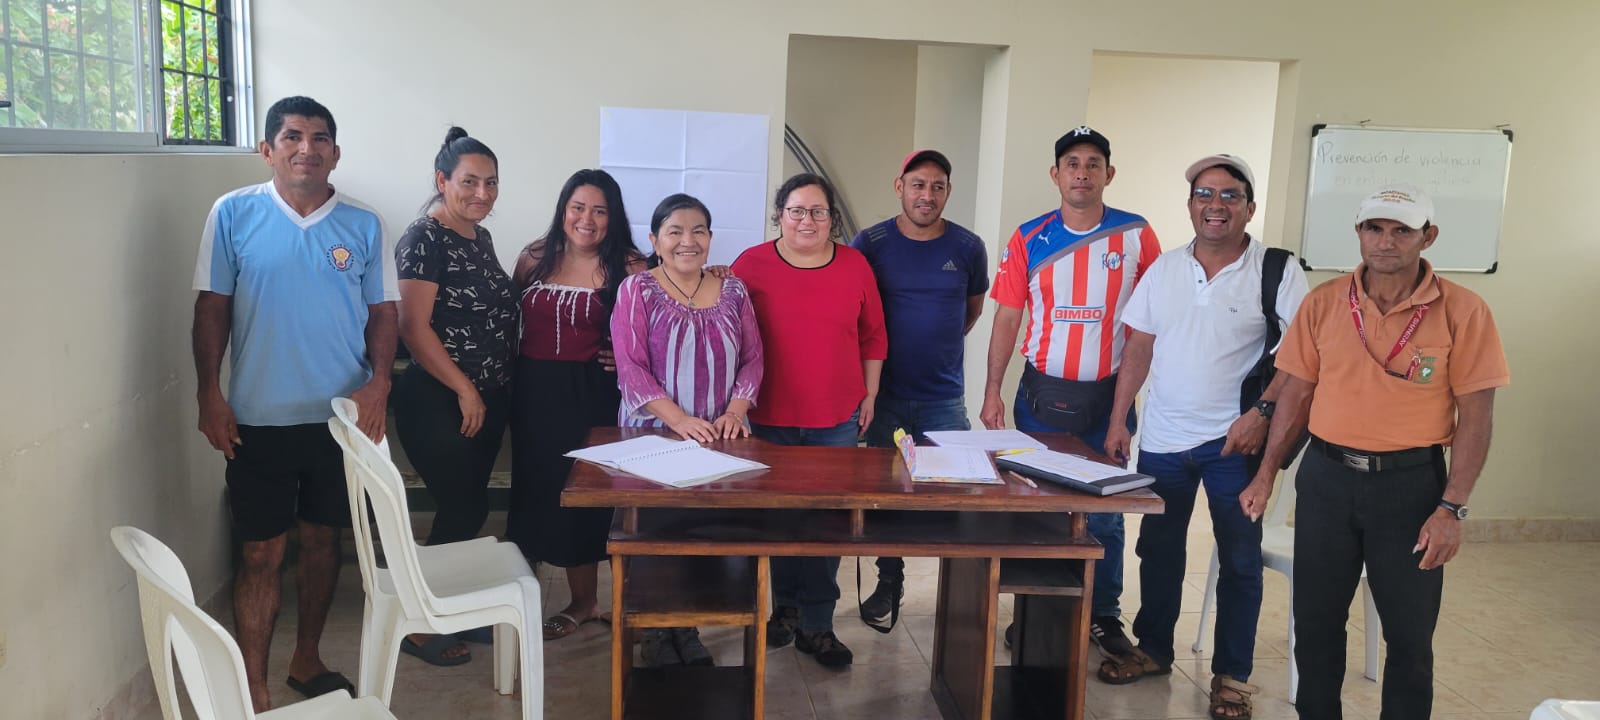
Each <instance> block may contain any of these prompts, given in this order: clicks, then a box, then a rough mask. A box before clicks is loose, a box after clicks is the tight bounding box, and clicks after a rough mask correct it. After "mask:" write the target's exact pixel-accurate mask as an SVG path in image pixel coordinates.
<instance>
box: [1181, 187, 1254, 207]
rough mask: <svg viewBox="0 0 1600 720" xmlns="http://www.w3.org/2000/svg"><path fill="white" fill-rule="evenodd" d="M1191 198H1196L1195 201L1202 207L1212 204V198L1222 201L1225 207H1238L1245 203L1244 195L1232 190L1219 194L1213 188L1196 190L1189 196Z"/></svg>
mask: <svg viewBox="0 0 1600 720" xmlns="http://www.w3.org/2000/svg"><path fill="white" fill-rule="evenodd" d="M1189 197H1192V198H1194V201H1195V202H1197V203H1200V204H1201V205H1209V204H1211V200H1212V198H1217V199H1220V200H1221V201H1222V204H1223V205H1238V204H1239V203H1242V202H1244V201H1245V197H1244V194H1243V193H1237V192H1234V191H1232V190H1223V191H1222V192H1217V191H1215V190H1212V189H1211V188H1195V189H1194V192H1192V193H1190V194H1189Z"/></svg>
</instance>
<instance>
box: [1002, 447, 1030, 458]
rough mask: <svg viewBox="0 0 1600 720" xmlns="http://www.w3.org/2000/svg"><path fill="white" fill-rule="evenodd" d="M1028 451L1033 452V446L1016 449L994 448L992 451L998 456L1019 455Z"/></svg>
mask: <svg viewBox="0 0 1600 720" xmlns="http://www.w3.org/2000/svg"><path fill="white" fill-rule="evenodd" d="M1028 452H1033V448H1018V449H1016V450H996V451H994V454H995V455H996V456H1000V455H1020V454H1022V453H1028Z"/></svg>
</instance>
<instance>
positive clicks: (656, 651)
mask: <svg viewBox="0 0 1600 720" xmlns="http://www.w3.org/2000/svg"><path fill="white" fill-rule="evenodd" d="M639 654H640V655H641V656H642V660H643V662H641V663H640V665H642V666H644V667H652V668H657V667H666V666H668V665H682V664H683V657H682V656H680V655H678V647H677V645H675V644H674V643H673V642H672V630H671V629H663V628H651V629H649V630H646V631H644V638H643V639H641V640H640V641H639Z"/></svg>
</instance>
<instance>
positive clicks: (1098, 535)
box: [1011, 387, 1138, 618]
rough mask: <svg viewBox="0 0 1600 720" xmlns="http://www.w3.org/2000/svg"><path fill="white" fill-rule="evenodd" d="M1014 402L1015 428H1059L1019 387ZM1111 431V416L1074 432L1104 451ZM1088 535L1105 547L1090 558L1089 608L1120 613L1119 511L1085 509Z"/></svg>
mask: <svg viewBox="0 0 1600 720" xmlns="http://www.w3.org/2000/svg"><path fill="white" fill-rule="evenodd" d="M1014 402H1015V404H1014V405H1012V406H1011V418H1012V420H1014V421H1015V422H1016V425H1017V429H1018V430H1021V431H1023V432H1045V433H1048V432H1056V433H1058V432H1062V430H1061V428H1058V427H1055V426H1054V425H1051V424H1049V423H1047V422H1044V421H1043V420H1040V419H1039V418H1037V417H1034V414H1033V411H1032V410H1031V409H1029V407H1028V399H1027V397H1026V396H1025V393H1023V391H1022V388H1020V387H1019V388H1017V397H1016V399H1015V401H1014ZM1124 422H1126V423H1127V424H1128V432H1133V431H1134V430H1135V429H1137V427H1138V419H1137V416H1135V415H1134V412H1133V408H1128V417H1127V418H1125V419H1124ZM1110 431H1111V416H1110V415H1107V416H1106V417H1105V418H1104V419H1102V420H1098V421H1096V422H1095V425H1094V427H1091V428H1089V429H1088V430H1087V431H1085V432H1084V433H1083V434H1082V435H1079V436H1077V437H1078V439H1079V440H1082V441H1083V442H1084V444H1085V445H1088V446H1089V447H1090V448H1092V449H1093V450H1094V451H1095V452H1104V451H1105V445H1106V433H1108V432H1110ZM1088 524H1089V535H1090V536H1091V537H1093V538H1094V539H1095V541H1097V542H1099V543H1100V545H1101V546H1102V547H1104V548H1105V551H1106V554H1105V557H1102V558H1100V559H1099V560H1096V561H1094V591H1093V592H1092V595H1093V597H1092V598H1091V599H1090V601H1089V605H1090V607H1091V608H1092V609H1091V610H1090V611H1089V612H1090V613H1091V614H1092V615H1094V616H1095V617H1097V618H1100V617H1117V616H1118V615H1121V614H1122V561H1123V557H1122V556H1123V546H1124V540H1125V536H1124V531H1123V527H1122V513H1089V523H1088Z"/></svg>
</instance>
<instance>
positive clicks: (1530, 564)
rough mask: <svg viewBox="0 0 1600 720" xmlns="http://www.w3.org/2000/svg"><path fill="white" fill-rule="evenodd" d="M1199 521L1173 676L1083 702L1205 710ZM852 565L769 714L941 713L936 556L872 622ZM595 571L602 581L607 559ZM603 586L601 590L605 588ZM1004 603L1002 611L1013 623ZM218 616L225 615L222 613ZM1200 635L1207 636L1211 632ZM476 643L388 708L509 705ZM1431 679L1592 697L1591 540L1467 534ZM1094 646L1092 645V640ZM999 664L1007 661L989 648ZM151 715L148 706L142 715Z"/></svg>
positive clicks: (580, 692)
mask: <svg viewBox="0 0 1600 720" xmlns="http://www.w3.org/2000/svg"><path fill="white" fill-rule="evenodd" d="M1137 527H1138V523H1137V521H1136V520H1134V518H1132V517H1130V518H1129V527H1128V530H1129V538H1130V542H1129V546H1130V549H1129V553H1128V554H1129V567H1128V570H1129V572H1128V576H1127V578H1126V585H1127V587H1126V590H1125V593H1124V596H1123V606H1124V611H1125V613H1126V620H1127V622H1128V623H1129V624H1130V625H1131V622H1132V618H1133V615H1134V613H1135V612H1136V611H1137V610H1138V597H1139V592H1138V576H1137V559H1136V558H1134V557H1133V554H1132V550H1131V547H1132V541H1131V540H1132V538H1134V537H1136V536H1137ZM1208 533H1209V527H1208V525H1207V523H1206V522H1205V520H1204V518H1203V517H1197V518H1196V522H1195V527H1194V528H1193V531H1192V533H1191V537H1190V544H1189V547H1190V551H1189V558H1188V566H1189V570H1190V573H1191V574H1190V575H1189V576H1188V582H1187V584H1186V586H1185V595H1184V609H1185V610H1188V611H1190V612H1185V613H1184V614H1183V616H1182V619H1181V620H1180V621H1179V623H1178V632H1177V636H1178V638H1179V647H1178V657H1179V660H1178V662H1177V666H1176V668H1175V670H1176V671H1175V672H1173V673H1172V675H1170V676H1167V677H1157V678H1148V679H1145V680H1142V681H1140V682H1137V683H1134V684H1132V685H1128V686H1123V687H1111V686H1107V685H1104V684H1101V683H1099V682H1098V681H1096V680H1094V679H1093V678H1090V680H1089V682H1088V707H1089V716H1090V717H1092V718H1100V719H1102V720H1109V719H1113V718H1116V719H1122V718H1127V719H1130V720H1132V719H1140V718H1204V717H1206V696H1205V693H1204V691H1203V688H1205V687H1208V683H1209V681H1210V672H1209V661H1208V658H1209V656H1210V651H1209V649H1207V650H1206V651H1204V652H1200V653H1194V652H1192V651H1190V649H1189V643H1190V642H1192V639H1193V637H1194V633H1195V628H1196V626H1197V625H1198V623H1199V612H1198V611H1199V605H1200V594H1201V589H1202V588H1203V587H1204V584H1205V563H1206V562H1207V561H1208V560H1209V557H1210V550H1211V543H1210V539H1209V537H1208ZM854 565H855V564H854V563H853V562H852V561H851V559H849V558H846V560H845V562H844V566H843V569H842V570H841V571H840V574H839V580H840V583H839V584H840V586H841V588H842V592H843V595H844V597H843V598H842V599H841V600H840V603H839V610H838V616H839V617H838V623H837V626H836V630H837V632H838V634H839V636H840V637H841V638H842V639H843V640H844V642H845V643H846V644H848V645H849V646H850V647H851V648H852V649H853V650H854V651H855V657H856V664H855V666H854V667H852V668H850V669H849V670H846V671H843V672H835V671H830V670H826V669H824V668H822V667H820V666H818V665H817V664H816V663H815V662H814V661H812V660H811V659H810V658H809V657H807V656H803V655H800V654H798V653H797V652H796V651H795V650H794V649H793V648H792V647H790V648H785V649H783V650H778V651H773V652H771V653H769V655H768V666H767V667H768V671H767V717H768V718H770V719H771V720H801V719H802V718H803V719H805V720H812V719H813V718H815V719H818V720H848V719H854V718H871V719H872V720H891V719H900V718H912V719H920V718H935V717H938V711H937V709H936V708H935V707H934V704H933V700H932V698H931V697H930V696H929V694H928V691H927V687H928V679H929V666H928V656H929V652H930V649H931V648H932V643H933V618H932V614H933V594H934V588H935V583H936V577H935V573H936V571H937V561H936V560H931V559H911V560H909V561H908V567H907V573H908V597H907V598H906V602H905V606H904V614H903V615H902V619H901V623H900V625H899V626H898V627H896V628H895V629H894V631H893V632H891V633H889V634H887V635H880V634H878V633H876V632H874V631H872V630H870V629H868V628H866V627H864V626H863V625H862V624H861V623H860V621H859V620H857V619H855V618H854V613H855V600H856V597H857V596H856V589H855V571H854ZM861 566H862V570H863V572H864V573H865V577H863V579H862V585H863V590H864V591H866V592H870V591H871V588H872V586H873V583H874V576H873V573H874V568H873V565H872V562H871V559H870V558H866V559H864V560H863V562H862V564H861ZM540 579H541V582H543V583H544V586H545V589H546V590H545V612H546V613H547V614H548V613H550V612H553V611H554V610H556V609H559V608H560V607H561V606H563V605H564V604H565V603H566V599H567V588H566V580H565V577H564V576H563V575H561V574H559V573H557V572H552V571H551V570H550V569H548V568H547V569H545V570H543V571H542V572H541V573H540ZM342 582H343V584H342V585H341V587H340V590H339V595H338V598H337V600H336V602H335V607H334V610H333V614H332V617H331V619H330V621H329V626H328V630H327V633H326V635H325V636H324V638H323V643H322V647H323V653H324V657H325V658H326V659H327V661H328V663H329V664H330V665H331V666H332V667H334V668H336V669H339V670H342V671H344V672H345V673H346V674H348V675H352V676H353V675H354V671H355V667H356V657H357V642H358V640H359V636H360V623H361V584H360V575H359V574H358V573H357V572H356V571H355V568H354V567H347V568H346V572H345V575H344V580H343V581H342ZM601 582H602V584H605V583H607V582H608V573H607V572H606V571H605V570H602V574H601ZM602 597H609V594H608V592H602ZM293 607H294V603H293V601H292V596H289V595H286V596H285V601H284V616H283V617H282V618H281V619H280V620H279V623H278V631H277V635H276V637H275V642H274V645H273V649H272V668H273V670H272V672H271V676H272V677H273V678H276V679H277V680H276V681H275V682H274V685H273V689H272V694H273V700H274V701H275V702H278V703H283V702H292V701H294V700H296V699H298V696H296V695H295V694H294V693H293V692H292V691H290V690H289V689H288V688H287V687H285V686H284V685H283V684H282V681H281V679H282V677H283V675H284V668H285V667H286V664H287V662H288V657H289V651H290V649H291V639H292V636H293V627H294V624H295V619H294V616H293ZM1009 607H1010V605H1009V601H1008V602H1007V603H1005V604H1004V606H1003V610H1002V615H1001V618H1000V622H1001V623H1002V624H1004V623H1007V622H1009V620H1010V609H1009ZM1352 610H1353V612H1352V614H1351V621H1350V649H1349V657H1350V664H1349V668H1350V670H1349V674H1348V676H1347V680H1346V684H1345V707H1346V717H1349V718H1376V717H1377V716H1378V700H1379V692H1378V683H1376V682H1373V681H1369V680H1366V679H1364V678H1362V677H1361V670H1362V662H1363V661H1362V652H1363V647H1364V635H1363V630H1364V628H1363V627H1362V625H1363V623H1362V616H1361V607H1360V600H1359V598H1358V599H1357V604H1356V606H1355V607H1354V608H1353V609H1352ZM219 620H222V621H223V622H224V623H225V624H226V623H227V622H228V621H229V620H230V619H229V618H219ZM1287 632H1288V583H1287V582H1286V581H1285V579H1284V577H1283V576H1281V575H1278V574H1276V573H1273V572H1270V571H1269V572H1268V573H1267V575H1266V599H1265V602H1264V603H1263V606H1262V611H1261V623H1260V630H1259V635H1258V637H1257V641H1256V663H1255V666H1256V674H1255V676H1254V677H1253V678H1251V680H1252V682H1254V683H1255V684H1257V685H1259V686H1261V688H1262V693H1261V695H1259V696H1258V698H1257V703H1256V717H1258V718H1263V719H1264V720H1274V719H1276V718H1292V717H1294V708H1293V706H1291V705H1289V704H1288V702H1287V701H1286V699H1285V698H1286V694H1287V691H1288V675H1289V664H1288V659H1287V651H1288V642H1287V639H1286V637H1287ZM704 635H705V639H706V642H707V645H708V646H709V647H710V648H711V650H712V652H713V653H714V654H715V655H716V657H717V658H718V659H719V660H726V661H727V662H730V663H732V662H738V661H739V655H740V636H739V635H738V633H737V631H735V630H733V629H712V630H708V631H706V632H705V634H704ZM1208 643H1209V641H1208ZM473 647H474V648H475V652H476V653H478V654H479V655H480V656H481V657H479V658H476V659H474V661H473V662H471V663H468V664H466V665H463V666H460V667H456V668H436V667H431V666H428V665H425V664H423V663H422V662H421V661H418V660H416V659H415V658H412V657H410V656H406V655H402V656H401V658H400V672H399V679H398V681H397V683H396V689H395V693H394V698H393V703H392V707H393V710H394V713H395V715H396V716H398V717H400V718H517V717H520V706H519V704H518V700H517V698H516V697H515V696H501V695H498V694H496V693H495V692H494V690H493V687H492V682H491V679H490V663H489V662H488V655H487V648H486V647H483V646H473ZM1435 649H1436V653H1437V656H1438V660H1437V665H1436V678H1437V691H1436V694H1435V704H1434V709H1435V717H1438V718H1459V719H1462V720H1466V719H1467V718H1474V719H1477V718H1484V719H1489V718H1493V719H1497V720H1498V719H1504V720H1512V719H1513V718H1517V719H1521V718H1526V717H1528V713H1529V711H1530V710H1531V709H1532V708H1533V707H1534V706H1535V705H1536V704H1538V703H1539V701H1541V700H1543V699H1545V698H1550V697H1568V698H1575V697H1576V698H1589V699H1595V698H1600V544H1594V543H1521V544H1471V545H1468V546H1466V548H1465V549H1464V551H1463V552H1462V554H1461V555H1460V556H1459V557H1457V559H1456V560H1454V561H1453V562H1452V563H1451V564H1450V565H1449V566H1448V568H1447V573H1446V584H1445V597H1444V611H1443V615H1442V617H1441V620H1440V625H1439V630H1438V634H1437V636H1436V640H1435ZM1090 654H1091V656H1096V657H1097V655H1096V652H1095V651H1094V650H1093V649H1091V650H1090ZM996 658H997V661H998V662H1002V663H1003V662H1005V656H1004V653H1003V652H997V653H996ZM609 667H610V665H609V630H608V629H607V628H605V627H602V626H600V625H598V624H592V625H587V626H584V627H583V628H581V629H580V630H579V632H578V633H576V634H575V635H573V636H570V637H567V638H564V639H562V640H559V641H555V642H550V643H547V644H546V645H545V716H546V717H547V718H550V719H551V720H586V719H591V718H595V719H598V718H606V717H608V713H609V704H608V698H609V692H610V685H609ZM148 717H149V718H150V719H151V720H155V719H156V718H158V717H159V715H158V714H149V715H148Z"/></svg>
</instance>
